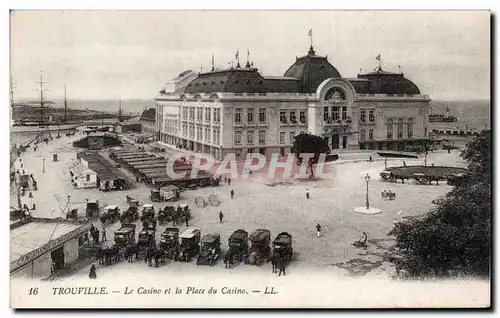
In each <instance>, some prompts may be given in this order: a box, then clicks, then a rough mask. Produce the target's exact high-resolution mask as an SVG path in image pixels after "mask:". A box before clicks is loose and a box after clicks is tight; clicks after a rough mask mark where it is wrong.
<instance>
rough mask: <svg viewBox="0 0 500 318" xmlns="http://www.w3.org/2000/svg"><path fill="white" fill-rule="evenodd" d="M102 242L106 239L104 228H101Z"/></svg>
mask: <svg viewBox="0 0 500 318" xmlns="http://www.w3.org/2000/svg"><path fill="white" fill-rule="evenodd" d="M102 241H103V242H106V241H107V239H106V228H105V227H103V228H102Z"/></svg>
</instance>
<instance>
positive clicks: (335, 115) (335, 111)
mask: <svg viewBox="0 0 500 318" xmlns="http://www.w3.org/2000/svg"><path fill="white" fill-rule="evenodd" d="M332 119H333V120H339V119H340V117H339V107H337V106H333V107H332Z"/></svg>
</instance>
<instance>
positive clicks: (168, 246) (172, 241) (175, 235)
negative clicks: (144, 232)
mask: <svg viewBox="0 0 500 318" xmlns="http://www.w3.org/2000/svg"><path fill="white" fill-rule="evenodd" d="M159 245H160V248H162V249H163V250H164V251H165V253H166V256H167V258H168V259H175V258H176V257H177V255H178V254H179V248H180V245H179V229H178V228H176V227H167V228H166V229H165V231H164V232H163V233H162V234H161V238H160V244H159Z"/></svg>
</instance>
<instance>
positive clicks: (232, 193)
mask: <svg viewBox="0 0 500 318" xmlns="http://www.w3.org/2000/svg"><path fill="white" fill-rule="evenodd" d="M233 197H234V190H233V189H231V199H232V198H233Z"/></svg>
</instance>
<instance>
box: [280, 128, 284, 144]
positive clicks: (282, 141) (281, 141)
mask: <svg viewBox="0 0 500 318" xmlns="http://www.w3.org/2000/svg"><path fill="white" fill-rule="evenodd" d="M284 143H285V132H284V131H282V132H280V144H284Z"/></svg>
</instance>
